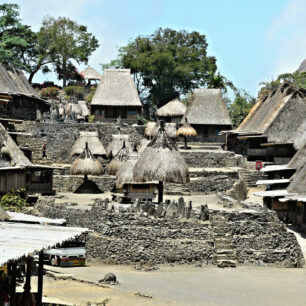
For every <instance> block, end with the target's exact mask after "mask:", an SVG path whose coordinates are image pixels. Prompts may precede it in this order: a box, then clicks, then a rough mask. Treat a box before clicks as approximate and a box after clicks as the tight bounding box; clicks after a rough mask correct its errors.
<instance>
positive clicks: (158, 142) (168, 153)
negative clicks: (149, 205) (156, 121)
mask: <svg viewBox="0 0 306 306" xmlns="http://www.w3.org/2000/svg"><path fill="white" fill-rule="evenodd" d="M133 173H134V179H135V181H136V182H148V181H163V182H173V183H182V184H185V183H188V182H189V170H188V166H187V164H186V162H185V160H184V159H183V158H182V156H181V154H180V153H179V151H178V150H177V148H176V146H175V144H174V143H173V142H172V141H171V140H169V139H168V137H167V135H166V132H165V130H164V128H163V127H162V128H160V130H159V132H158V134H157V135H156V136H155V137H154V138H153V140H152V141H151V142H150V143H149V144H148V145H147V147H146V148H145V149H144V151H143V152H142V153H141V154H140V156H139V158H138V161H137V163H136V165H135V167H134V171H133Z"/></svg>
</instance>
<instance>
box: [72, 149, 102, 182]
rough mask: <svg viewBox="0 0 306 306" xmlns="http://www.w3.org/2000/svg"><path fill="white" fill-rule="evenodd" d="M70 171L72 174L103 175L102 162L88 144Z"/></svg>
mask: <svg viewBox="0 0 306 306" xmlns="http://www.w3.org/2000/svg"><path fill="white" fill-rule="evenodd" d="M70 173H71V174H72V175H85V178H86V176H87V175H101V174H102V173H103V168H102V165H101V164H100V162H99V161H98V160H97V159H95V157H94V156H93V155H92V153H91V152H90V150H89V149H88V146H87V145H86V147H85V149H84V151H83V153H82V154H81V155H80V157H79V158H77V159H76V160H75V161H74V162H73V163H72V165H71V168H70Z"/></svg>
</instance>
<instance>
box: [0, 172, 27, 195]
mask: <svg viewBox="0 0 306 306" xmlns="http://www.w3.org/2000/svg"><path fill="white" fill-rule="evenodd" d="M22 188H26V174H25V171H24V170H8V171H0V193H7V192H9V191H12V190H19V189H22Z"/></svg>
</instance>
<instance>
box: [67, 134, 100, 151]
mask: <svg viewBox="0 0 306 306" xmlns="http://www.w3.org/2000/svg"><path fill="white" fill-rule="evenodd" d="M86 142H87V143H88V148H89V150H90V151H91V153H92V154H93V155H96V156H97V155H99V156H103V155H105V154H106V151H105V149H104V147H103V145H102V143H101V141H100V139H99V135H98V132H80V137H79V138H78V139H77V141H76V142H75V143H74V145H73V147H72V149H71V152H70V156H73V155H79V154H82V153H83V151H84V149H85V147H86Z"/></svg>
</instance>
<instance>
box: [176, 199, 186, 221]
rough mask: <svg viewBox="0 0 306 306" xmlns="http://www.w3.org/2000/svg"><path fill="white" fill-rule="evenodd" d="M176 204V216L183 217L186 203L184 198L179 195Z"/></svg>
mask: <svg viewBox="0 0 306 306" xmlns="http://www.w3.org/2000/svg"><path fill="white" fill-rule="evenodd" d="M177 206H178V216H179V218H184V217H185V209H186V204H185V202H184V198H182V197H180V198H179V199H178V202H177Z"/></svg>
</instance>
